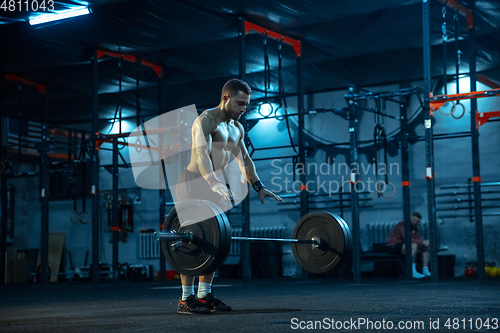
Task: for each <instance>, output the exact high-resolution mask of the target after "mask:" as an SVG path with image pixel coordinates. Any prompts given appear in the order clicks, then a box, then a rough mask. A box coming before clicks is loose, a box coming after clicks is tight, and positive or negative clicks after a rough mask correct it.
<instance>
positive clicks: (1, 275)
mask: <svg viewBox="0 0 500 333" xmlns="http://www.w3.org/2000/svg"><path fill="white" fill-rule="evenodd" d="M0 177H1V182H2V184H1V186H2V188H1V205H2V206H1V207H2V208H1V209H2V211H1V213H2V216H1V220H0V225H1V239H0V285H5V283H6V281H5V265H6V260H5V254H6V252H5V251H6V248H7V176H6V175H5V172H4V173H2V175H1V176H0Z"/></svg>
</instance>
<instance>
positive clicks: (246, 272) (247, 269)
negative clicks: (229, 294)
mask: <svg viewBox="0 0 500 333" xmlns="http://www.w3.org/2000/svg"><path fill="white" fill-rule="evenodd" d="M239 20H240V31H239V34H240V54H239V55H240V68H239V77H240V79H241V80H245V72H246V59H245V20H244V19H243V18H241V17H240V19H239ZM241 123H242V125H243V128H245V131H246V132H247V133H246V134H245V145H246V146H247V147H249V146H250V139H249V137H248V128H249V127H248V124H247V120H246V117H245V118H244V119H242V121H241ZM247 187H248V184H247ZM241 232H242V234H243V235H250V198H249V196H247V197H246V198H245V199H244V200H243V201H242V202H241ZM241 267H242V271H241V275H242V278H243V280H251V279H252V266H251V258H250V243H243V244H241Z"/></svg>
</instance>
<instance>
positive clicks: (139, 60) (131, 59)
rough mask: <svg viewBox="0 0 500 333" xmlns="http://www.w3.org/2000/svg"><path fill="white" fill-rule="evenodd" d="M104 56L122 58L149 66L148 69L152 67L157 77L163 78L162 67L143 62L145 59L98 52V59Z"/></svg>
mask: <svg viewBox="0 0 500 333" xmlns="http://www.w3.org/2000/svg"><path fill="white" fill-rule="evenodd" d="M103 55H108V56H110V57H114V58H122V59H123V60H127V61H130V62H135V63H139V64H141V65H144V66H147V67H151V68H153V69H154V71H155V73H156V75H158V77H161V66H160V65H156V64H153V63H152V62H150V61H147V60H143V59H140V58H138V57H135V56H131V55H128V54H123V53H118V52H111V51H103V50H98V51H97V59H100V58H101V57H102V56H103Z"/></svg>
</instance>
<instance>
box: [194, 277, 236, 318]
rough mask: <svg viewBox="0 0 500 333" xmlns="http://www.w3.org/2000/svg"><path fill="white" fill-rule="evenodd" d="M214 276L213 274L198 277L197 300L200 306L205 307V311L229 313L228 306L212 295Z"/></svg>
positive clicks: (229, 308)
mask: <svg viewBox="0 0 500 333" xmlns="http://www.w3.org/2000/svg"><path fill="white" fill-rule="evenodd" d="M214 274H215V273H212V274H209V275H205V276H200V282H199V284H198V299H199V300H200V302H201V304H203V305H204V306H206V307H207V309H210V310H213V311H231V307H230V306H228V305H226V304H224V303H223V302H222V301H221V300H220V299H218V298H217V297H215V295H214V294H213V293H212V282H213V279H214Z"/></svg>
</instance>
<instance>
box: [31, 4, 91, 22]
mask: <svg viewBox="0 0 500 333" xmlns="http://www.w3.org/2000/svg"><path fill="white" fill-rule="evenodd" d="M90 13H91V11H90V8H89V7H83V8H81V7H80V8H78V9H70V10H64V11H60V12H57V11H54V12H52V13H50V14H42V15H38V16H34V17H32V18H30V24H31V25H35V24H41V23H47V22H52V21H58V20H63V19H67V18H71V17H76V16H81V15H86V14H90Z"/></svg>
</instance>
